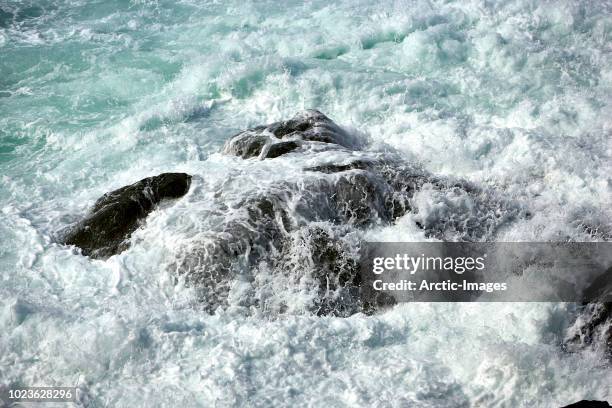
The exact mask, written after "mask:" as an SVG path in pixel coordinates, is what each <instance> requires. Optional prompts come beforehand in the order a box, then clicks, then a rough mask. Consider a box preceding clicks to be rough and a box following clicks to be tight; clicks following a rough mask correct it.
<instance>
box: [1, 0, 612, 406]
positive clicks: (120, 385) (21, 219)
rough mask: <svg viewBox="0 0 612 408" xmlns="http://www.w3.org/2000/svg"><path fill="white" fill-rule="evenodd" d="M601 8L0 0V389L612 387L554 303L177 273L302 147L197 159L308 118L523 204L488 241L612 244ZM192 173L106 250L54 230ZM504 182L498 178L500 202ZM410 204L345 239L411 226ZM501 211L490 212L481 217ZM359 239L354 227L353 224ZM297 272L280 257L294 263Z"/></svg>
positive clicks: (539, 396)
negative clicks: (105, 197)
mask: <svg viewBox="0 0 612 408" xmlns="http://www.w3.org/2000/svg"><path fill="white" fill-rule="evenodd" d="M611 95H612V4H611V3H610V2H608V1H528V0H517V1H476V0H474V1H467V0H466V1H460V2H454V1H377V2H364V1H338V2H329V1H312V2H307V3H302V2H293V1H286V2H273V1H257V2H244V1H224V2H214V1H211V2H206V1H196V0H182V1H147V0H139V1H136V0H135V1H125V0H114V1H113V0H104V1H102V0H100V1H84V0H67V1H58V0H51V1H49V0H36V1H30V0H26V1H12V0H10V1H9V0H0V170H1V171H0V180H1V181H0V282H1V283H0V384H21V385H58V386H69V385H78V387H79V388H80V389H81V391H82V394H83V397H82V399H81V401H80V402H79V404H80V405H81V406H101V407H106V406H131V407H134V406H137V407H154V406H177V405H181V406H185V407H191V406H236V405H237V406H261V407H264V406H313V407H314V406H324V405H325V406H337V407H343V406H379V407H387V406H389V407H489V406H496V407H523V406H524V407H533V406H543V407H556V406H560V405H563V404H568V403H571V402H574V401H577V400H580V399H600V400H605V399H607V400H610V399H612V389H611V387H610V384H612V369H611V368H610V365H609V363H607V362H606V360H605V359H604V357H603V353H602V351H601V350H600V349H598V348H596V347H595V348H589V349H585V350H583V351H580V352H576V353H566V352H563V351H562V349H561V347H560V343H561V341H562V339H563V335H564V329H565V328H566V327H567V325H568V324H569V320H570V318H571V315H572V313H571V312H572V309H573V306H572V305H569V304H554V303H503V304H500V303H498V304H494V303H493V304H485V303H481V304H404V305H400V306H397V307H395V308H393V309H391V310H388V311H386V312H384V313H379V314H376V315H374V316H365V315H362V314H357V315H353V316H351V317H349V318H339V317H318V316H315V315H313V314H312V313H309V312H307V311H306V309H305V307H303V306H304V305H305V304H307V303H308V302H309V301H311V297H312V294H310V293H307V292H305V291H300V290H299V288H298V289H297V290H296V289H295V288H294V287H291V288H290V287H288V286H286V285H284V283H286V282H285V281H282V280H279V281H277V282H276V284H275V285H272V286H273V287H272V289H273V290H272V291H271V293H270V294H268V295H267V296H268V299H269V301H270V302H271V304H274V302H275V301H278V302H281V301H282V302H285V303H287V304H289V305H290V307H289V308H288V310H287V311H286V313H282V314H279V313H271V312H269V311H266V310H262V309H260V308H253V307H250V306H248V305H247V306H245V305H244V300H245V299H246V298H248V297H249V296H251V295H252V293H253V288H251V287H249V285H248V284H245V283H244V282H240V281H236V282H235V283H234V285H233V287H232V292H231V299H230V302H229V307H227V308H221V309H219V310H217V312H216V313H215V314H214V315H210V314H207V313H206V312H205V311H203V310H202V307H201V305H200V304H199V303H198V301H197V299H196V296H195V294H194V291H193V289H192V288H190V287H188V286H186V285H184V284H182V283H181V282H180V280H179V281H178V283H177V280H176V279H175V273H174V272H175V271H174V269H173V268H174V266H175V265H176V264H177V262H178V261H180V259H181V257H184V256H185V250H186V248H192V247H193V246H197V245H198V243H200V242H201V241H202V240H205V239H207V235H206V234H207V232H208V231H209V230H210V228H211V226H213V225H214V224H215V223H216V222H218V221H219V217H221V218H222V217H223V216H229V215H228V214H224V213H223V212H220V211H219V209H218V208H216V207H215V206H214V200H213V198H214V196H215V194H216V193H217V192H218V191H223V193H224V194H225V195H226V196H227V197H228V200H230V201H231V200H236V201H239V200H240V199H242V198H244V197H247V196H248V195H249V194H252V193H253V192H255V191H257V190H259V189H261V188H263V187H262V186H269V185H274V183H277V182H280V181H283V180H299V179H300V177H301V174H300V171H299V167H300V166H301V165H302V164H304V163H300V162H299V161H297V162H296V161H295V160H291V159H287V158H279V159H277V160H274V161H273V162H272V161H261V162H258V163H251V162H249V163H245V162H244V161H242V160H240V159H237V158H233V157H228V156H224V155H221V154H219V150H220V148H221V146H222V145H223V143H224V142H225V140H226V139H227V138H228V137H230V136H231V135H233V134H235V133H237V132H238V131H240V130H242V129H245V128H248V127H251V126H256V125H260V124H265V123H269V122H273V121H276V120H282V119H287V118H289V117H292V116H293V115H294V114H295V113H296V112H299V111H302V110H304V109H308V108H315V109H319V110H320V111H322V112H324V113H325V114H327V115H328V116H329V117H331V118H332V119H333V120H334V121H336V122H337V123H338V124H340V125H342V126H343V127H345V128H347V129H349V130H350V131H351V132H352V133H353V134H354V135H355V137H356V138H358V139H360V140H362V142H363V143H364V145H365V146H366V147H365V150H366V151H372V152H373V151H379V152H387V153H389V154H395V155H399V156H401V157H402V158H404V159H405V160H406V161H409V162H414V163H418V164H419V165H420V166H423V167H424V168H425V169H427V170H428V171H431V172H433V173H435V174H440V175H443V176H458V177H463V178H465V179H467V180H470V181H472V182H474V183H476V184H478V185H481V186H483V187H487V188H491V189H495V190H496V191H500V192H503V194H504V196H505V197H511V198H512V200H514V201H515V202H518V203H520V204H521V205H523V206H525V208H527V209H528V210H529V211H530V212H531V213H532V214H533V216H532V217H529V218H520V219H517V220H514V221H512V222H509V223H508V224H507V225H504V228H502V229H501V230H499V231H498V232H496V233H495V235H491V236H487V237H485V238H486V239H489V240H498V241H549V240H575V241H584V240H610V238H611V237H612V205H611V204H612V194H611V182H612V180H611V178H610V174H612V160H611V155H612V144H611V140H612V138H611V137H610V136H611V135H612V120H611V119H610V118H612V103H611V102H612V96H611ZM164 171H184V172H187V173H190V174H193V175H194V180H193V184H192V187H191V191H190V192H189V193H188V195H187V196H186V197H184V198H183V199H181V200H178V201H177V202H176V203H174V205H172V206H162V208H160V209H159V210H158V211H155V212H154V213H153V214H151V216H149V218H148V219H147V222H146V224H145V225H144V226H143V227H142V228H141V229H139V230H138V231H137V232H136V233H135V234H134V236H133V237H132V246H131V247H130V249H129V250H127V251H125V252H123V253H122V254H120V255H117V256H114V257H111V258H110V259H108V260H105V261H101V260H91V259H89V258H86V257H83V256H81V255H79V253H78V251H77V250H76V249H75V248H70V247H66V246H62V245H59V244H57V243H56V239H57V231H60V230H61V229H62V228H64V227H66V226H68V225H70V224H71V223H73V222H75V221H76V220H78V219H79V218H81V217H82V216H83V215H84V214H85V213H86V211H87V209H88V208H89V207H90V206H91V205H92V204H93V202H94V201H95V200H96V199H97V198H98V197H99V196H101V195H102V194H103V193H105V192H107V191H110V190H112V189H115V188H118V187H120V186H123V185H126V184H130V183H133V182H135V181H137V180H139V179H140V178H143V177H147V176H150V175H154V174H158V173H161V172H164ZM500 194H501V193H500ZM415 204H416V208H417V209H418V214H413V213H409V214H407V215H406V216H404V217H403V218H401V219H400V220H398V222H396V223H395V224H394V225H392V226H374V227H371V228H369V229H368V230H366V231H360V232H359V233H358V235H359V238H361V239H371V240H389V241H399V240H408V241H415V240H423V239H425V237H424V236H423V233H422V231H421V230H419V228H417V227H416V223H415V221H417V220H423V219H432V218H433V219H435V218H442V217H449V216H452V214H453V213H454V212H455V211H457V208H459V207H461V206H466V205H469V203H466V202H462V201H460V200H457V199H456V198H455V197H452V196H450V195H445V194H444V192H439V191H432V190H423V191H421V192H419V193H418V195H417V196H416V197H415ZM502 210H503V209H500V211H502ZM356 234H357V233H356ZM295 273H299V272H295Z"/></svg>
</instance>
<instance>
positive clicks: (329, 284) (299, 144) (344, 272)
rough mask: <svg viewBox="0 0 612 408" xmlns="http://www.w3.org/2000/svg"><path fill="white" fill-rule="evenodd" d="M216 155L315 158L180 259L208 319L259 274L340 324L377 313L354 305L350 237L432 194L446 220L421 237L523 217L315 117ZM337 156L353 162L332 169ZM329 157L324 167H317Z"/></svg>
mask: <svg viewBox="0 0 612 408" xmlns="http://www.w3.org/2000/svg"><path fill="white" fill-rule="evenodd" d="M222 152H223V153H225V154H229V155H235V156H239V157H242V158H244V159H249V158H255V157H257V158H259V159H260V160H263V159H265V160H267V159H271V158H279V160H282V159H283V158H286V159H287V160H291V161H292V162H295V161H296V160H298V159H302V160H304V162H305V163H309V162H310V161H309V160H306V159H308V158H314V157H315V156H316V157H317V160H316V161H315V162H317V163H318V164H316V165H311V166H305V167H304V168H303V169H302V174H301V178H300V180H299V181H298V182H294V181H293V182H292V181H288V180H287V181H285V180H284V181H281V182H279V183H277V184H275V185H273V186H268V187H263V186H262V187H261V188H260V189H259V190H258V192H257V193H256V195H253V196H250V197H247V198H245V199H244V200H243V201H241V202H239V203H235V204H233V205H232V211H231V216H230V215H228V216H227V217H225V218H223V221H221V222H220V223H217V224H215V225H214V226H212V227H211V229H210V230H208V231H206V233H205V234H203V237H202V239H201V242H199V243H193V242H190V245H189V246H187V247H186V249H185V251H187V252H186V253H184V254H180V256H179V257H178V258H179V259H180V261H179V262H178V265H177V267H176V270H177V271H178V272H179V273H180V274H181V275H182V276H184V277H185V278H186V280H187V281H188V282H189V283H191V284H192V285H194V286H196V287H198V288H199V290H200V291H201V293H202V299H203V301H204V302H205V303H206V304H208V305H209V306H210V310H211V311H212V310H214V309H215V308H216V307H218V306H219V305H223V304H224V302H225V301H226V299H227V296H228V292H229V290H230V287H231V282H232V280H234V279H236V278H237V277H240V279H241V280H245V281H250V282H252V284H261V283H260V281H261V276H262V275H265V274H264V273H259V272H258V271H261V270H263V269H266V270H268V271H272V272H270V273H272V274H278V276H285V275H288V274H289V275H291V276H290V277H289V276H286V279H288V282H291V283H290V284H292V285H296V286H300V287H303V286H304V285H307V286H308V285H310V286H308V287H309V288H310V289H309V290H311V291H312V292H316V293H317V296H316V297H315V300H314V301H313V302H312V304H311V310H312V311H313V312H314V313H317V314H336V315H343V316H344V315H349V314H352V313H356V312H357V311H371V310H373V309H375V308H376V307H377V305H378V303H377V305H372V304H362V303H361V300H360V296H359V286H360V282H359V272H358V270H357V265H358V263H359V240H358V239H357V240H353V241H351V239H350V238H349V237H353V236H356V235H358V234H359V233H360V231H364V230H365V229H367V228H369V227H371V226H375V225H378V226H384V225H389V224H392V223H393V222H394V221H395V220H396V219H397V218H398V217H401V216H402V215H404V214H406V213H407V212H412V213H415V214H416V213H417V212H418V203H415V201H414V200H415V195H416V194H418V193H419V192H420V191H427V192H428V194H431V195H432V196H433V197H434V199H438V198H437V196H436V194H438V195H440V196H444V197H446V195H448V194H449V193H450V194H451V195H452V197H451V199H448V201H449V202H448V204H447V203H443V204H444V205H445V206H446V207H449V208H450V209H449V211H452V215H450V216H448V217H445V216H444V214H442V216H440V217H437V218H434V217H428V218H427V217H423V219H422V221H418V222H419V224H418V225H420V226H421V228H423V230H424V231H425V234H426V235H427V236H431V237H437V238H440V239H450V240H467V241H471V240H481V239H482V238H483V237H486V236H488V235H490V234H492V233H493V232H494V231H495V229H496V228H498V227H499V226H501V225H503V224H504V223H505V222H506V221H507V220H508V219H510V218H512V217H516V216H520V214H521V211H522V210H521V207H520V206H518V205H517V204H515V203H514V202H513V201H511V200H505V199H502V198H500V197H501V196H500V195H498V194H495V193H491V192H489V191H486V190H483V189H480V188H477V187H476V186H474V185H471V184H470V183H468V182H465V181H463V180H454V179H453V180H451V179H444V178H440V177H435V176H432V175H431V174H429V173H427V172H426V171H424V170H422V169H420V168H419V167H418V166H415V165H414V164H412V163H405V162H402V161H401V160H399V159H397V158H395V157H392V156H390V155H381V154H376V153H368V152H364V151H361V150H360V144H359V143H358V141H356V140H354V138H353V137H352V136H351V135H350V134H349V133H348V132H346V131H345V130H343V129H342V128H340V127H339V126H337V125H336V124H335V123H334V122H332V121H331V120H330V119H329V118H328V117H326V116H325V115H323V114H322V113H320V112H318V111H307V112H304V113H301V114H299V115H297V116H296V117H294V118H293V119H290V120H288V121H283V122H277V123H273V124H270V125H266V126H260V127H256V128H253V129H249V130H246V131H244V132H241V133H239V134H237V135H235V136H233V137H232V138H230V139H229V140H228V141H227V142H226V144H225V146H224V147H223V150H222ZM326 152H329V154H326ZM289 153H291V154H292V155H294V156H291V159H290V158H289V156H288V154H289ZM340 156H342V157H345V158H346V157H348V158H353V159H351V160H348V161H337V158H338V157H340ZM327 157H329V159H330V160H329V162H327V163H324V162H321V160H319V159H320V158H327ZM313 160H314V159H313ZM255 164H256V163H253V165H254V166H255ZM242 171H243V172H244V171H245V170H244V169H242ZM246 171H247V172H248V170H246ZM215 199H216V200H217V201H218V202H217V206H218V207H219V208H224V207H227V206H228V201H227V199H226V197H225V192H224V191H219V192H218V194H216V195H215ZM440 199H441V198H440ZM455 203H459V204H455ZM464 203H467V204H464ZM453 205H454V207H453ZM417 215H418V214H417ZM266 273H268V272H266ZM288 284H289V283H288ZM262 302H265V300H262V299H255V300H254V301H253V304H257V305H258V306H259V307H263V308H267V307H269V306H266V305H263V304H262ZM390 302H391V300H390V299H382V300H381V304H390ZM275 308H276V309H277V310H280V311H282V310H284V309H283V306H278V307H276V306H275Z"/></svg>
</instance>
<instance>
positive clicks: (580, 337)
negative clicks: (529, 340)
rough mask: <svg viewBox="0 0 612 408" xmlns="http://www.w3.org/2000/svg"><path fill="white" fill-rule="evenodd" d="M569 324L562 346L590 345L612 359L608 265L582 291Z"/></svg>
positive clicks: (611, 280)
mask: <svg viewBox="0 0 612 408" xmlns="http://www.w3.org/2000/svg"><path fill="white" fill-rule="evenodd" d="M583 299H585V300H586V301H587V302H588V303H584V304H582V305H581V306H580V307H579V310H578V314H577V315H576V319H575V321H574V323H573V325H572V326H570V327H569V328H568V330H567V333H566V337H565V341H564V347H565V349H566V350H568V351H576V350H580V349H583V348H594V349H597V350H600V351H601V352H603V354H604V355H605V356H606V357H607V358H608V359H610V360H612V268H608V269H607V270H606V271H605V272H604V273H603V274H601V275H600V276H598V277H597V278H596V279H595V280H594V281H593V282H592V283H591V284H590V285H589V286H588V287H587V288H586V289H585V290H584V292H583Z"/></svg>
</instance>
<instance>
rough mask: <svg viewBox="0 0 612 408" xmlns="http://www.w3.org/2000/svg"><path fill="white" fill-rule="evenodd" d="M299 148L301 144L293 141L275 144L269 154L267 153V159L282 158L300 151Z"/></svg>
mask: <svg viewBox="0 0 612 408" xmlns="http://www.w3.org/2000/svg"><path fill="white" fill-rule="evenodd" d="M299 147H300V144H299V143H298V142H295V141H293V140H291V141H288V142H280V143H274V144H273V145H272V146H270V149H268V152H267V153H266V159H274V158H276V157H279V156H282V155H283V154H287V153H289V152H292V151H294V150H296V149H298V148H299Z"/></svg>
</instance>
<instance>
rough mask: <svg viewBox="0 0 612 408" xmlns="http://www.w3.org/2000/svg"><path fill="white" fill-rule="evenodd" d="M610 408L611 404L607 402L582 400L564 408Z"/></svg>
mask: <svg viewBox="0 0 612 408" xmlns="http://www.w3.org/2000/svg"><path fill="white" fill-rule="evenodd" d="M609 407H610V404H608V403H607V402H606V401H589V400H582V401H578V402H575V403H573V404H570V405H566V406H564V407H562V408H609Z"/></svg>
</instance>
